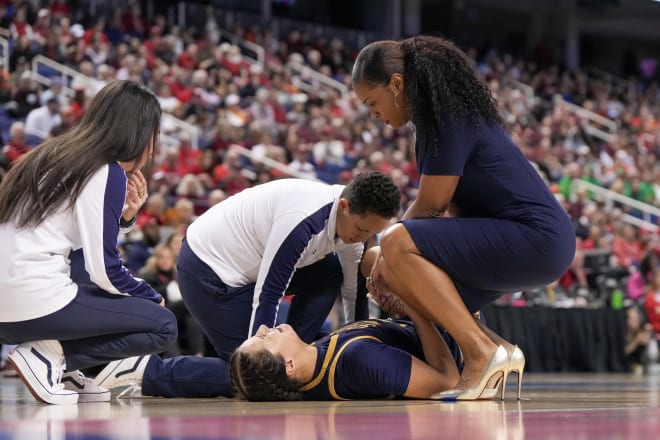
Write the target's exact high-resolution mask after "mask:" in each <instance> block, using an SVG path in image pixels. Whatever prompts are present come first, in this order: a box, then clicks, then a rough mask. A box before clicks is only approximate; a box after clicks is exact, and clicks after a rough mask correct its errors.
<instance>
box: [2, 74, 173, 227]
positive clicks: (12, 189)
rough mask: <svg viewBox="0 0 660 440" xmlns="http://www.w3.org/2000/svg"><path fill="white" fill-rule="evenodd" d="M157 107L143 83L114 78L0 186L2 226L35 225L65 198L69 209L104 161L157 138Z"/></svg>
mask: <svg viewBox="0 0 660 440" xmlns="http://www.w3.org/2000/svg"><path fill="white" fill-rule="evenodd" d="M160 117H161V108H160V104H159V103H158V100H157V99H156V97H155V96H154V95H153V93H152V92H151V91H149V90H148V89H147V88H146V87H144V86H141V85H139V84H138V83H136V82H133V81H125V80H121V81H113V82H111V83H109V84H108V85H106V86H105V87H104V88H103V89H101V90H100V91H99V92H98V93H97V94H96V95H95V96H94V99H93V100H92V102H91V104H90V106H89V108H88V109H87V111H85V114H84V116H83V117H82V119H81V120H80V121H79V122H78V123H77V124H76V125H75V126H73V127H72V128H70V129H69V130H68V131H66V132H64V133H62V134H61V135H59V136H57V137H54V138H50V139H47V140H46V141H44V142H43V143H42V144H41V145H39V146H38V147H36V148H35V149H34V150H32V151H31V152H29V153H28V154H26V155H25V156H23V157H21V159H19V161H18V162H17V163H16V164H15V165H14V166H13V167H12V169H11V170H10V171H9V173H7V175H6V176H5V178H4V179H3V180H2V184H0V224H1V223H7V222H10V221H14V222H15V223H16V225H17V226H18V227H32V226H36V225H39V224H40V223H41V222H43V221H44V219H45V218H47V217H48V216H49V215H51V214H53V213H55V212H56V211H57V210H58V209H60V208H61V206H62V204H63V203H65V202H67V201H68V208H72V207H73V206H74V204H75V202H76V199H77V198H78V196H79V195H80V193H81V191H82V190H83V188H84V186H85V184H86V183H87V181H88V180H89V179H90V177H91V176H92V175H93V174H94V173H95V172H96V171H97V170H98V169H99V168H101V167H102V166H103V165H106V164H109V163H112V162H126V161H132V160H135V159H139V158H141V157H142V155H143V154H144V152H145V151H146V150H147V149H148V148H149V147H150V146H151V143H150V142H151V140H152V139H153V145H154V146H155V144H156V142H157V139H158V132H159V125H160Z"/></svg>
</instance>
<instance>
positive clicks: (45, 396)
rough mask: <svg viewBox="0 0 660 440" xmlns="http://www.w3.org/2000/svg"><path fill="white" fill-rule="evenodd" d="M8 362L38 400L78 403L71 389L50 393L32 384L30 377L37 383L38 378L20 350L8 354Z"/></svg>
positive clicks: (53, 402) (60, 403)
mask: <svg viewBox="0 0 660 440" xmlns="http://www.w3.org/2000/svg"><path fill="white" fill-rule="evenodd" d="M8 361H9V362H11V364H12V365H13V366H14V368H15V369H16V372H17V373H18V376H19V377H20V378H21V380H22V381H23V383H24V384H25V386H27V387H28V390H30V393H31V394H32V395H33V396H34V398H35V399H37V400H38V401H39V402H43V403H50V404H53V405H63V404H75V403H78V393H76V392H73V391H67V392H66V393H63V394H56V393H51V392H50V391H48V390H47V389H45V388H44V387H43V386H36V387H34V386H32V382H31V380H30V379H32V380H34V381H35V382H37V383H40V381H39V378H37V375H36V374H35V373H34V371H33V370H32V368H31V367H30V364H28V362H27V360H26V359H25V358H24V357H23V355H22V354H21V352H20V351H14V353H12V354H10V355H9V359H8Z"/></svg>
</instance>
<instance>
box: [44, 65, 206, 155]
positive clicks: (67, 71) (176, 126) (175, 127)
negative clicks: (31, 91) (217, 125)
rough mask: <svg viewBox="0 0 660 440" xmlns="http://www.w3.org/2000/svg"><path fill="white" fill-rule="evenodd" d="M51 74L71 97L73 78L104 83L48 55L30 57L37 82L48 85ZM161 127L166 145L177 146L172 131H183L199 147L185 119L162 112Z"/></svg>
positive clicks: (95, 85)
mask: <svg viewBox="0 0 660 440" xmlns="http://www.w3.org/2000/svg"><path fill="white" fill-rule="evenodd" d="M53 76H59V77H61V78H62V80H63V83H64V85H63V90H64V93H66V95H67V96H69V97H73V96H74V95H75V92H74V90H73V89H72V88H71V84H72V83H73V80H74V79H76V78H77V79H78V81H83V82H84V83H86V84H90V85H91V86H92V87H93V88H95V89H99V88H101V87H102V86H103V85H104V84H105V83H104V82H103V81H100V80H98V79H95V78H91V77H89V76H87V75H83V74H82V73H80V72H78V71H77V70H75V69H72V68H71V67H69V66H65V65H64V64H61V63H58V62H57V61H54V60H52V59H50V58H48V57H45V56H43V55H36V56H35V57H34V58H33V59H32V78H33V79H34V80H35V81H37V82H38V83H40V84H42V85H44V86H46V87H49V86H50V85H51V83H52V81H53V80H52V78H53ZM161 124H162V128H166V127H169V128H170V130H168V132H169V134H168V133H167V132H164V131H163V132H162V133H161V139H160V140H161V143H162V144H163V146H166V147H178V146H179V140H178V139H177V138H176V136H173V135H172V133H174V132H184V133H186V134H187V135H188V136H189V138H190V142H191V144H192V146H193V147H195V148H198V147H199V129H198V128H197V127H196V126H194V125H193V124H190V123H188V122H186V121H182V120H181V119H179V118H177V117H175V116H173V115H171V114H169V113H164V114H163V118H162V123H161Z"/></svg>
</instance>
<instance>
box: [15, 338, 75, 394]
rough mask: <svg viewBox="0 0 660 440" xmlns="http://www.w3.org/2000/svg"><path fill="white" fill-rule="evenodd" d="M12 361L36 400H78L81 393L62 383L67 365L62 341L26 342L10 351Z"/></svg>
mask: <svg viewBox="0 0 660 440" xmlns="http://www.w3.org/2000/svg"><path fill="white" fill-rule="evenodd" d="M9 361H10V362H11V363H12V364H14V367H15V368H16V371H17V372H18V375H19V376H20V377H21V379H22V380H23V382H24V383H25V385H27V387H28V389H29V390H30V392H31V393H32V395H33V396H34V398H35V399H37V400H39V401H41V402H44V403H52V404H64V403H77V402H78V393H76V392H75V391H70V390H66V389H64V385H63V384H62V372H63V371H64V369H65V368H66V364H65V361H64V351H62V346H61V345H60V343H59V342H58V341H56V340H44V341H32V342H24V343H22V344H20V345H19V346H17V347H16V348H14V349H13V350H12V351H11V352H10V353H9Z"/></svg>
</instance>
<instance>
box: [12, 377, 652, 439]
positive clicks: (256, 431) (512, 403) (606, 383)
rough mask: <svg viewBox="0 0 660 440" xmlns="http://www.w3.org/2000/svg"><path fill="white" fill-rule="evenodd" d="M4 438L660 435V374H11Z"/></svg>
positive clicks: (585, 436) (458, 437)
mask: <svg viewBox="0 0 660 440" xmlns="http://www.w3.org/2000/svg"><path fill="white" fill-rule="evenodd" d="M512 385H513V383H512V382H509V384H508V387H507V388H508V389H509V390H510V391H511V392H512V390H513V386H512ZM5 439H17V440H23V439H29V440H41V439H48V440H73V439H84V440H111V439H112V440H114V439H131V440H147V439H180V440H192V439H200V440H201V439H222V440H234V439H236V440H238V439H240V440H261V439H264V440H271V439H286V440H294V439H295V440H297V439H301V440H308V439H309V440H311V439H314V440H320V439H349V440H359V439H369V440H386V439H396V440H399V439H414V440H423V439H496V440H504V439H534V440H536V439H557V440H565V439H608V440H610V439H660V375H646V376H634V375H626V374H617V375H599V374H584V375H575V374H565V375H557V374H528V375H525V380H524V382H523V399H522V400H521V401H516V400H515V399H514V398H513V394H510V393H507V396H506V399H505V401H504V402H502V401H499V400H498V401H495V400H493V401H477V402H457V403H445V402H435V401H412V400H406V401H404V400H399V401H382V400H381V401H376V400H369V401H346V402H275V403H251V402H244V401H240V400H237V399H224V398H218V399H159V398H131V399H126V398H122V399H113V400H112V401H111V402H109V403H88V404H78V405H59V406H53V405H46V404H42V403H37V402H36V401H35V400H34V399H33V398H32V396H31V395H30V394H29V393H28V392H27V391H26V389H25V387H24V386H23V384H22V382H21V381H20V380H18V379H10V378H2V379H0V440H5Z"/></svg>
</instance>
